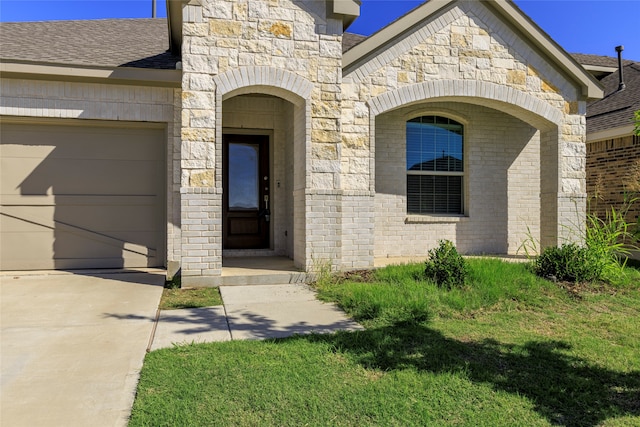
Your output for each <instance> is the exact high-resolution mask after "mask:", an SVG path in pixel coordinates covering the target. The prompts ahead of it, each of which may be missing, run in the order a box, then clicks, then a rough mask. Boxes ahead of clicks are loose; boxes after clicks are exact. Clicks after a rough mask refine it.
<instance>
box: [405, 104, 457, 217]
mask: <svg viewBox="0 0 640 427" xmlns="http://www.w3.org/2000/svg"><path fill="white" fill-rule="evenodd" d="M422 117H435V118H440V119H446V120H448V121H453V122H455V124H457V125H460V126H461V132H462V135H461V136H462V150H461V151H462V171H428V170H409V169H408V165H407V152H408V149H409V141H408V132H407V127H408V126H407V125H408V123H409V122H410V121H412V120H415V119H418V118H422ZM404 119H405V122H404V131H405V135H404V139H405V141H404V142H405V155H404V161H405V168H404V169H405V176H406V178H405V204H406V207H405V208H406V214H407V221H406V222H414V223H420V222H425V221H424V220H426V222H432V221H429V220H428V219H429V218H435V220H436V221H438V218H450V219H452V220H457V219H459V218H464V217H467V216H468V212H467V193H468V191H467V185H468V183H467V176H468V162H467V145H468V144H467V133H468V126H469V124H468V120H466V119H465V118H462V117H460V116H458V115H457V114H453V113H450V112H444V111H440V110H439V111H432V110H430V111H414V112H412V113H411V114H410V115H406V116H405V117H404ZM436 124H437V123H436ZM410 175H413V176H460V177H462V179H461V183H460V212H457V213H444V212H435V211H434V212H412V211H409V188H408V179H409V178H408V177H409V176H410ZM420 218H423V219H424V220H420Z"/></svg>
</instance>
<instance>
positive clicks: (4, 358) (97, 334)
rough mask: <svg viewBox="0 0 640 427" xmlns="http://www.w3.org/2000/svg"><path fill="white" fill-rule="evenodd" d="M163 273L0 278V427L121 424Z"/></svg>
mask: <svg viewBox="0 0 640 427" xmlns="http://www.w3.org/2000/svg"><path fill="white" fill-rule="evenodd" d="M164 277H165V276H164V272H163V271H159V270H156V271H146V272H126V273H119V274H77V273H76V274H71V273H57V272H56V273H51V274H48V275H18V276H12V275H9V276H7V275H3V276H0V292H1V294H0V295H1V297H2V298H1V300H0V312H1V323H0V326H1V334H2V335H1V353H2V355H1V362H2V364H1V365H0V373H1V375H0V387H1V388H0V399H1V400H0V403H1V407H0V425H3V426H124V425H126V424H127V420H128V417H129V414H130V410H131V405H132V403H133V399H134V395H135V390H136V385H137V381H138V375H139V371H140V368H141V367H142V362H143V359H144V355H145V350H146V348H147V346H148V343H149V338H150V335H151V331H152V327H153V320H154V317H155V314H156V309H157V307H158V302H159V301H160V296H161V294H162V285H163V283H164Z"/></svg>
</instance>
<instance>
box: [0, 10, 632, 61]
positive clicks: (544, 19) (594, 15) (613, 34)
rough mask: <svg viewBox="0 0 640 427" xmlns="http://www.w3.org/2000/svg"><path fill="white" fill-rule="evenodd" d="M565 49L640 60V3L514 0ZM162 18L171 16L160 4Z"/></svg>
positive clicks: (362, 21)
mask: <svg viewBox="0 0 640 427" xmlns="http://www.w3.org/2000/svg"><path fill="white" fill-rule="evenodd" d="M151 1H152V0H64V1H63V0H0V21H42V20H54V19H99V18H143V17H150V16H151ZM362 3H363V4H362V14H361V16H360V18H358V20H357V21H356V22H355V23H354V25H353V26H352V27H351V28H349V31H351V32H355V33H359V34H364V35H369V34H371V33H373V32H375V31H377V30H378V29H380V28H382V27H383V26H385V25H387V24H388V23H389V22H391V21H393V20H394V19H396V18H398V17H399V16H401V15H403V14H404V13H406V12H407V11H409V10H411V9H413V8H414V7H416V6H418V5H420V4H421V3H422V1H420V0H363V1H362ZM515 3H516V4H517V5H518V6H519V7H520V8H521V9H522V10H523V11H524V12H525V13H526V14H527V15H529V16H530V17H531V18H532V19H533V20H534V21H535V22H536V23H537V24H538V25H539V26H540V27H541V28H542V29H543V30H544V31H546V32H547V33H548V34H549V35H550V36H551V37H552V38H553V39H554V40H556V42H558V43H559V44H560V45H561V46H562V47H563V48H565V50H567V51H568V52H572V53H574V52H575V53H593V54H597V55H609V56H615V55H616V53H615V46H617V45H620V44H622V45H624V47H625V51H624V53H623V55H624V57H625V58H627V59H634V60H636V61H640V36H639V35H638V34H639V33H640V32H639V31H638V26H639V25H638V23H639V22H640V0H515ZM157 7H158V9H157V10H158V16H161V17H163V16H166V12H165V1H164V0H157Z"/></svg>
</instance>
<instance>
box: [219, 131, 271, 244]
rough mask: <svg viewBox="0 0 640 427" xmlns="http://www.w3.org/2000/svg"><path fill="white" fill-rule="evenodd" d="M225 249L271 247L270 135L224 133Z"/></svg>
mask: <svg viewBox="0 0 640 427" xmlns="http://www.w3.org/2000/svg"><path fill="white" fill-rule="evenodd" d="M223 144H224V182H223V187H224V188H223V190H224V192H223V201H222V203H223V212H222V221H223V226H222V228H223V232H222V233H223V234H222V236H223V237H222V247H223V248H224V249H265V248H268V247H269V221H270V220H271V212H270V210H269V206H270V205H269V204H270V202H271V200H270V197H269V137H268V136H267V135H224V137H223Z"/></svg>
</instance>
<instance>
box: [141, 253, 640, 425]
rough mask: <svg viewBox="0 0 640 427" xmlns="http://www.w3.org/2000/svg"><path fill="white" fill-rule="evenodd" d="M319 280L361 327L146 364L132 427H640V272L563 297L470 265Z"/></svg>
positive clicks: (162, 354) (555, 288)
mask: <svg viewBox="0 0 640 427" xmlns="http://www.w3.org/2000/svg"><path fill="white" fill-rule="evenodd" d="M470 265H471V270H472V272H471V278H470V280H469V281H468V283H469V284H468V285H467V286H466V287H465V288H464V289H460V290H451V291H446V290H441V289H439V288H438V287H437V286H435V285H433V284H432V283H429V282H425V281H422V280H421V279H420V272H421V269H422V266H421V265H419V264H418V265H409V266H402V267H390V268H385V269H381V270H378V271H376V272H373V273H359V274H351V275H348V276H346V277H342V278H339V279H337V280H333V281H331V282H327V281H323V283H322V285H321V286H320V285H319V289H318V291H319V294H320V296H321V298H323V299H326V300H332V301H337V302H338V303H339V304H340V305H341V306H342V307H343V308H344V309H345V310H346V311H347V312H348V313H350V314H351V315H352V316H353V317H355V318H356V319H357V320H359V321H360V322H361V323H362V324H363V325H364V326H365V327H366V330H364V331H360V332H349V333H347V332H344V333H338V334H334V335H314V336H298V337H293V338H288V339H281V340H271V341H234V342H227V343H215V344H198V345H188V346H184V347H176V348H172V349H164V350H159V351H155V352H152V353H150V354H148V355H147V358H146V360H145V364H144V367H143V370H142V373H141V379H140V384H139V388H138V395H137V398H136V401H135V404H134V408H133V414H132V419H131V422H130V425H131V426H209V425H211V426H214V425H215V426H303V425H304V426H306V425H309V426H363V425H376V426H409V425H416V426H425V425H426V426H450V425H451V426H453V425H455V426H551V425H563V426H600V425H602V426H640V272H638V271H637V270H633V269H628V272H627V280H626V284H625V285H620V286H617V287H612V286H603V285H584V286H580V287H572V286H568V285H563V284H555V283H551V282H547V281H544V280H541V279H539V278H537V277H535V276H534V275H532V274H531V273H530V272H529V271H528V269H527V267H526V266H525V265H522V264H508V263H503V262H500V261H495V260H471V261H470Z"/></svg>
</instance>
